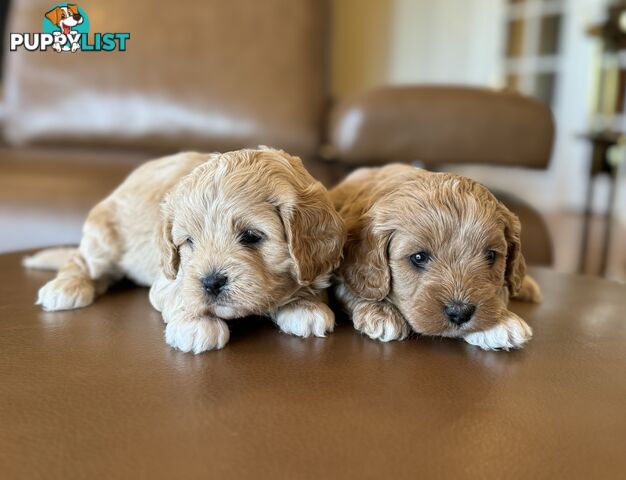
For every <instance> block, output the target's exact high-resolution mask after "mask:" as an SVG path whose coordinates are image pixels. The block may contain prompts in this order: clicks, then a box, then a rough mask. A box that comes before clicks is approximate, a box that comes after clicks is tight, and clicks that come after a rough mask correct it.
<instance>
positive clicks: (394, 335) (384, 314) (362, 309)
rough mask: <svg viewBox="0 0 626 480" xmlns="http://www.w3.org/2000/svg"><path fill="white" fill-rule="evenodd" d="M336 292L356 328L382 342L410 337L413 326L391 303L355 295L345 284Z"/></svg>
mask: <svg viewBox="0 0 626 480" xmlns="http://www.w3.org/2000/svg"><path fill="white" fill-rule="evenodd" d="M336 292H337V297H338V298H339V299H340V300H341V301H342V302H343V304H344V306H345V307H346V308H347V310H348V311H349V312H350V314H351V316H352V323H353V324H354V328H356V329H357V330H358V331H359V332H361V333H364V334H365V335H367V336H368V337H370V338H371V339H372V340H380V341H381V342H390V341H392V340H404V339H405V338H406V337H408V335H409V333H410V331H411V327H410V326H409V324H408V323H407V322H406V320H405V319H404V317H403V316H402V314H401V313H400V312H399V311H398V309H397V308H396V307H394V306H393V305H392V304H391V303H389V302H385V301H382V302H375V301H371V300H364V299H362V298H359V297H357V296H355V295H353V294H352V293H351V292H350V291H349V290H348V289H347V288H346V287H345V285H343V284H341V285H339V286H338V287H337V290H336Z"/></svg>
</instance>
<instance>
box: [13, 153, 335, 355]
mask: <svg viewBox="0 0 626 480" xmlns="http://www.w3.org/2000/svg"><path fill="white" fill-rule="evenodd" d="M344 240H345V228H344V225H343V222H342V220H341V218H340V217H339V215H338V214H337V213H336V212H335V210H334V208H333V207H332V204H331V201H330V198H329V195H328V192H327V191H326V189H325V188H324V187H323V186H322V185H321V184H320V183H319V182H317V181H316V180H314V179H313V178H312V177H311V175H309V173H308V172H307V171H306V170H305V168H304V167H303V165H302V162H301V161H300V159H299V158H297V157H292V156H290V155H288V154H286V153H284V152H282V151H278V150H271V149H260V150H241V151H235V152H229V153H225V154H199V153H182V154H179V155H174V156H170V157H165V158H162V159H159V160H154V161H151V162H148V163H146V164H144V165H142V166H141V167H139V168H138V169H137V170H135V171H134V172H133V173H131V174H130V176H129V177H128V178H127V179H126V180H125V181H124V182H123V183H122V184H121V185H120V186H119V187H118V188H117V189H116V190H115V191H114V192H113V193H112V194H111V195H110V196H109V197H108V198H106V199H105V200H103V201H102V202H100V203H99V204H98V205H96V206H95V207H94V208H93V210H92V211H91V213H90V214H89V216H88V218H87V221H86V222H85V225H84V229H83V237H82V240H81V242H80V246H79V248H78V249H77V250H72V249H61V250H59V249H56V250H44V251H42V252H39V253H38V254H36V255H35V256H33V257H30V258H26V259H25V260H24V264H25V265H26V266H27V267H32V268H53V269H54V268H60V270H59V272H58V274H57V276H56V278H55V279H53V280H51V281H50V282H48V283H47V284H46V285H44V286H43V287H42V288H41V289H40V291H39V297H38V301H37V303H38V304H40V305H42V307H43V308H44V309H45V310H65V309H73V308H79V307H85V306H87V305H89V304H91V303H92V302H93V301H94V298H95V297H96V296H97V295H99V294H101V293H103V292H104V291H105V290H106V289H107V287H108V286H109V285H110V284H111V283H113V282H114V281H116V280H118V279H120V278H121V277H124V276H126V277H128V278H130V279H131V280H133V281H135V282H136V283H138V284H140V285H145V286H151V287H152V288H151V289H150V301H151V303H152V305H153V306H154V307H155V308H156V309H157V310H159V311H161V312H162V315H163V319H164V320H165V322H167V326H166V329H165V338H166V341H167V343H168V344H169V345H171V346H173V347H175V348H178V349H180V350H182V351H185V352H188V351H193V352H194V353H200V352H203V351H205V350H211V349H217V348H221V347H223V346H224V345H225V344H226V343H227V341H228V339H229V330H228V326H227V325H226V323H225V322H224V320H229V319H235V318H240V317H245V316H248V315H268V316H271V317H272V318H273V319H274V321H275V322H276V323H277V324H278V326H279V327H280V328H281V329H282V330H283V331H285V332H287V333H291V334H294V335H299V336H303V337H306V336H310V335H316V336H324V335H325V334H326V333H328V332H330V331H332V330H333V327H334V315H333V313H332V311H331V310H330V309H329V308H328V306H327V305H326V304H325V303H324V298H323V293H322V292H323V289H324V288H326V287H327V286H328V285H329V283H330V275H331V272H332V271H333V270H334V269H335V268H336V267H337V266H338V264H339V260H340V258H341V251H342V246H343V243H344Z"/></svg>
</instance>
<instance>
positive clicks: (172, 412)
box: [0, 255, 626, 479]
mask: <svg viewBox="0 0 626 480" xmlns="http://www.w3.org/2000/svg"><path fill="white" fill-rule="evenodd" d="M19 259H20V255H4V256H0V285H1V286H2V287H1V288H0V356H1V358H2V361H1V362H0V425H2V428H0V466H1V470H2V478H3V479H14V478H48V479H54V478H62V479H69V478H255V479H258V478H432V477H435V478H494V479H500V478H520V479H521V478H524V479H526V478H551V479H552V478H585V479H586V478H607V479H608V478H616V479H617V478H623V472H624V470H625V469H626V455H625V453H626V451H625V448H626V412H625V410H624V405H625V404H626V375H624V371H626V348H624V345H626V327H625V324H624V311H625V310H626V287H624V286H620V285H618V284H613V283H609V282H607V281H604V280H600V279H596V278H591V277H579V276H564V275H560V274H555V273H552V272H550V271H548V270H533V271H532V273H533V274H534V275H535V276H536V278H537V279H538V281H539V283H540V284H541V286H542V288H543V291H544V294H545V301H544V303H542V304H541V305H539V306H533V305H529V304H521V303H514V304H513V306H512V309H513V310H514V311H515V312H517V313H518V314H520V315H522V316H523V317H524V318H526V319H527V320H528V322H529V324H530V325H532V327H533V328H534V331H535V338H534V339H533V340H532V341H531V342H530V344H529V345H528V347H527V348H526V349H524V350H522V351H517V352H509V353H506V352H483V351H480V350H478V349H476V348H474V347H472V346H469V345H466V344H463V343H461V342H458V341H453V340H442V339H427V338H420V339H410V340H407V341H404V342H393V343H390V344H383V343H377V342H374V341H371V340H368V339H367V338H365V337H363V336H360V335H358V334H356V333H355V331H354V330H353V329H352V327H351V326H350V325H349V324H347V323H346V322H345V321H344V322H343V323H342V324H341V325H340V326H339V327H338V328H337V330H336V332H335V333H334V334H332V335H330V336H329V337H328V338H326V339H307V340H303V339H299V338H294V337H290V336H287V335H285V334H281V333H279V332H278V330H277V329H276V328H275V327H274V326H273V325H271V324H270V322H269V321H265V320H254V319H250V320H240V321H236V322H232V325H233V327H234V328H233V333H232V335H231V341H230V343H229V344H228V345H227V346H226V348H225V349H224V350H221V351H218V352H212V353H207V354H203V355H200V356H193V355H189V354H183V353H180V352H176V351H174V350H172V349H171V348H169V347H168V346H167V345H166V344H165V342H164V341H163V325H162V323H161V319H160V316H159V314H158V313H156V312H155V311H153V310H152V309H151V308H150V306H149V304H148V298H147V292H146V291H145V290H143V289H135V288H126V289H118V290H117V291H114V292H111V293H110V294H108V295H107V296H105V297H103V298H101V299H100V300H98V301H97V302H96V303H95V304H94V305H93V306H91V307H89V308H87V309H84V310H78V311H73V312H65V313H43V312H41V311H40V310H39V309H38V308H37V307H36V306H34V305H32V302H33V299H34V296H35V292H36V290H37V288H38V287H39V286H40V285H41V284H42V283H43V282H44V281H46V280H48V279H49V278H50V277H51V274H48V273H43V272H32V271H30V272H29V271H25V270H22V268H21V267H20V266H19Z"/></svg>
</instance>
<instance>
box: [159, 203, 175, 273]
mask: <svg viewBox="0 0 626 480" xmlns="http://www.w3.org/2000/svg"><path fill="white" fill-rule="evenodd" d="M172 222H173V214H172V208H171V206H170V196H169V195H167V196H166V197H165V199H164V200H163V203H162V204H161V232H160V235H159V249H160V250H161V268H162V269H163V274H164V275H165V276H166V277H167V278H169V279H170V280H174V279H175V278H176V274H177V273H178V266H179V264H180V256H179V254H178V248H176V245H174V240H173V239H172Z"/></svg>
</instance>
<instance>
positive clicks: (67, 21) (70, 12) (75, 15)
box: [45, 3, 84, 52]
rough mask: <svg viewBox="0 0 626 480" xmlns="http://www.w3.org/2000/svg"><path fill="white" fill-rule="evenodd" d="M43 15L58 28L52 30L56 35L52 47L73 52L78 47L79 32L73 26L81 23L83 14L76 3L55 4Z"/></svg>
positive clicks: (58, 50)
mask: <svg viewBox="0 0 626 480" xmlns="http://www.w3.org/2000/svg"><path fill="white" fill-rule="evenodd" d="M45 17H46V18H47V19H48V20H49V21H50V23H52V24H53V25H54V26H55V27H57V28H58V29H59V30H56V29H55V31H54V32H52V33H54V35H55V37H56V41H55V43H54V45H53V46H52V48H54V49H55V50H56V51H57V52H60V51H61V50H64V51H69V50H71V51H72V52H75V51H76V50H78V49H79V48H80V41H79V39H80V33H78V32H76V30H74V27H76V26H77V25H80V24H82V23H83V21H84V15H83V13H81V11H80V9H79V7H78V5H76V4H70V3H68V4H66V5H65V6H61V5H57V6H56V7H54V8H53V9H52V10H50V11H48V12H46V15H45Z"/></svg>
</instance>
